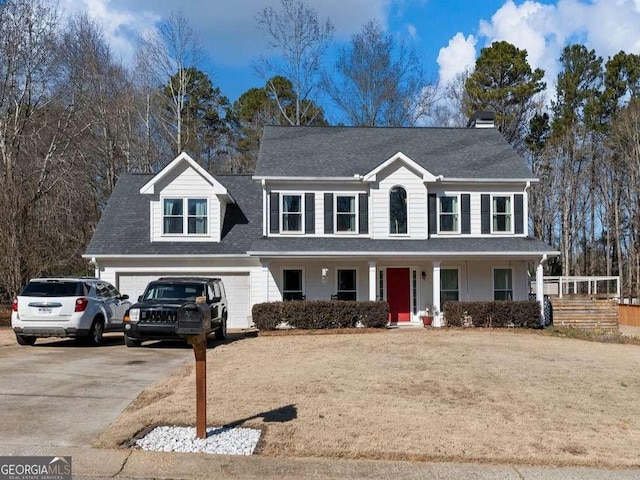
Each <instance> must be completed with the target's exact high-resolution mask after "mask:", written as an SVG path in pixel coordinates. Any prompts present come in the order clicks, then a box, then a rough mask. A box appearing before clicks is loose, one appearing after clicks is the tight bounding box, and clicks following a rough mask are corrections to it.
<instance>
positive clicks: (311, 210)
mask: <svg viewBox="0 0 640 480" xmlns="http://www.w3.org/2000/svg"><path fill="white" fill-rule="evenodd" d="M315 199H316V195H315V193H305V194H304V233H316V216H315V212H316V204H315V203H316V202H315Z"/></svg>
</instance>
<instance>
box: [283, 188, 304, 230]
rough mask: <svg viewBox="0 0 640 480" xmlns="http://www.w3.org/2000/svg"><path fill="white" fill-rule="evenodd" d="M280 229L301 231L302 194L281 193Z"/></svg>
mask: <svg viewBox="0 0 640 480" xmlns="http://www.w3.org/2000/svg"><path fill="white" fill-rule="evenodd" d="M281 198H282V231H283V232H293V233H301V232H302V195H282V197H281Z"/></svg>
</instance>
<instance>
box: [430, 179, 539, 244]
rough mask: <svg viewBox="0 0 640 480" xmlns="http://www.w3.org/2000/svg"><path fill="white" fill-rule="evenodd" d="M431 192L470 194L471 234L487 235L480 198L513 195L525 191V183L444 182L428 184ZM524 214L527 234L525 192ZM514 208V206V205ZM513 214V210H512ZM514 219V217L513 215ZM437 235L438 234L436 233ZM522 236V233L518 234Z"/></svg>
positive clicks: (525, 200)
mask: <svg viewBox="0 0 640 480" xmlns="http://www.w3.org/2000/svg"><path fill="white" fill-rule="evenodd" d="M428 188H429V193H434V194H436V195H438V196H441V195H460V194H463V193H468V194H470V204H471V205H470V206H471V235H472V236H487V235H482V225H481V217H480V214H481V206H480V198H481V195H482V194H483V193H487V194H504V195H513V194H516V193H520V194H522V193H524V188H525V184H524V183H522V184H506V185H499V184H482V185H477V184H468V185H442V184H437V183H435V184H428ZM523 201H524V206H525V208H524V215H525V226H524V232H525V233H524V235H527V229H528V226H527V225H528V223H529V222H528V220H527V214H528V209H527V204H526V202H527V195H526V194H525V196H524V198H523ZM512 209H513V206H512ZM512 215H513V210H512ZM512 221H513V217H512ZM497 235H498V234H494V235H493V236H497ZM436 236H437V235H436ZM443 236H447V237H450V236H451V234H444V235H443ZM518 236H521V235H518Z"/></svg>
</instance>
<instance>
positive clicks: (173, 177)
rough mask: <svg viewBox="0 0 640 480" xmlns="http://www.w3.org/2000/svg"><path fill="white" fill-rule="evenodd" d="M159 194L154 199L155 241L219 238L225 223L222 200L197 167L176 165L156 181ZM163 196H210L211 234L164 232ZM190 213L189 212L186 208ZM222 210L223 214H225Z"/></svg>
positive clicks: (215, 240) (208, 198) (153, 233)
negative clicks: (168, 173)
mask: <svg viewBox="0 0 640 480" xmlns="http://www.w3.org/2000/svg"><path fill="white" fill-rule="evenodd" d="M156 192H157V193H156V194H155V195H153V197H152V200H151V241H153V242H211V241H214V242H219V241H220V232H221V224H222V221H223V220H224V216H222V215H223V214H224V212H223V211H222V212H221V210H223V208H221V205H220V200H219V199H218V197H217V195H215V194H214V193H213V186H211V184H210V183H209V182H208V181H207V180H205V179H204V178H203V177H202V176H201V175H200V174H199V173H198V172H196V171H195V170H194V169H193V168H191V167H190V166H188V165H187V164H184V166H183V167H182V168H176V169H175V170H174V171H173V172H171V174H170V175H168V177H167V178H165V179H163V180H162V182H161V183H160V184H158V185H156ZM163 198H206V199H207V200H208V211H207V214H208V219H207V227H208V230H209V232H208V235H206V236H192V235H184V236H175V235H172V236H163V235H162V199H163ZM185 213H186V212H185ZM221 213H222V215H221Z"/></svg>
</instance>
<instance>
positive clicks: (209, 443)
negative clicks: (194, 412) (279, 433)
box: [135, 427, 260, 455]
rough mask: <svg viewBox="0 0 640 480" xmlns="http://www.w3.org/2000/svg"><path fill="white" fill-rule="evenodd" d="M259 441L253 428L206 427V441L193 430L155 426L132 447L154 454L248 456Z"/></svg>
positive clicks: (191, 428)
mask: <svg viewBox="0 0 640 480" xmlns="http://www.w3.org/2000/svg"><path fill="white" fill-rule="evenodd" d="M259 439H260V430H257V429H255V428H226V427H209V428H207V438H198V437H196V429H195V427H156V428H154V429H153V430H151V431H150V432H149V433H147V434H146V435H145V436H144V437H142V438H140V439H138V440H136V443H135V445H136V446H138V447H140V448H141V449H142V450H151V451H154V452H186V453H218V454H222V455H251V454H253V451H254V450H255V448H256V444H257V443H258V440H259Z"/></svg>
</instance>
